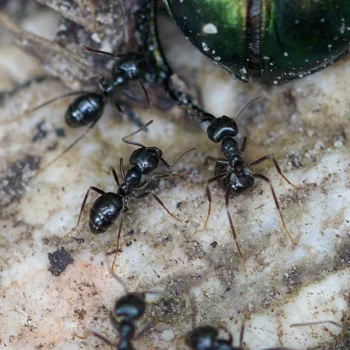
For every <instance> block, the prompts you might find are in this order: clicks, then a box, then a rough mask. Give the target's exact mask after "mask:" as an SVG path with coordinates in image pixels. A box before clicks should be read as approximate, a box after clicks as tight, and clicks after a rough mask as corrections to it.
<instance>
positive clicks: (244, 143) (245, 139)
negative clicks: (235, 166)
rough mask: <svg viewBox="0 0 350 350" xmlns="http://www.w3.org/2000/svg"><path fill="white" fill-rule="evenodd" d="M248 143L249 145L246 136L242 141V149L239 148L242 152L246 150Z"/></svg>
mask: <svg viewBox="0 0 350 350" xmlns="http://www.w3.org/2000/svg"><path fill="white" fill-rule="evenodd" d="M246 145H247V138H246V137H244V138H243V142H242V146H241V149H240V150H239V151H240V152H241V153H243V152H244V150H245V147H246ZM250 165H251V164H250Z"/></svg>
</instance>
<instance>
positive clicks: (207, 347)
mask: <svg viewBox="0 0 350 350" xmlns="http://www.w3.org/2000/svg"><path fill="white" fill-rule="evenodd" d="M217 336H218V331H217V329H215V328H214V327H212V326H201V327H197V328H195V329H194V330H192V331H191V332H190V333H189V334H188V335H187V337H186V339H185V343H186V345H187V346H189V347H190V348H192V349H194V350H211V349H213V345H214V341H215V340H216V338H217Z"/></svg>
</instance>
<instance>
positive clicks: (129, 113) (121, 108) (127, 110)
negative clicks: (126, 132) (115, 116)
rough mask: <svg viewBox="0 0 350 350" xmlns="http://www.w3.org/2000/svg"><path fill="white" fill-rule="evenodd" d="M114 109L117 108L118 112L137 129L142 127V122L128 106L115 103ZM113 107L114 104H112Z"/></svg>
mask: <svg viewBox="0 0 350 350" xmlns="http://www.w3.org/2000/svg"><path fill="white" fill-rule="evenodd" d="M115 105H116V107H117V108H118V111H119V112H120V113H122V114H124V115H125V116H126V117H127V118H128V119H129V120H130V121H131V122H132V123H133V124H135V125H136V126H137V127H138V128H141V127H142V126H143V122H142V120H141V119H140V116H139V115H138V114H137V113H135V112H134V111H133V110H132V108H131V107H130V106H128V105H127V104H126V103H120V102H118V103H117V102H115ZM113 106H114V103H113Z"/></svg>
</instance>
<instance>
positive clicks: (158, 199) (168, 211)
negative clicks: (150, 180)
mask: <svg viewBox="0 0 350 350" xmlns="http://www.w3.org/2000/svg"><path fill="white" fill-rule="evenodd" d="M146 193H147V192H146ZM152 196H153V198H154V199H155V200H156V201H157V202H158V203H159V204H160V205H161V206H162V207H163V209H164V210H165V211H166V212H167V213H168V214H169V215H170V216H171V217H172V218H173V219H175V220H177V221H180V222H182V220H181V219H179V218H178V217H177V216H175V215H174V214H172V213H171V212H170V210H169V209H168V208H167V207H166V206H165V204H164V203H163V202H162V201H161V199H160V198H159V197H158V196H156V195H155V194H154V193H152Z"/></svg>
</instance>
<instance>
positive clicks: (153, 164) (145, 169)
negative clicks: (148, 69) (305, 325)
mask: <svg viewBox="0 0 350 350" xmlns="http://www.w3.org/2000/svg"><path fill="white" fill-rule="evenodd" d="M152 123H153V120H151V121H149V122H148V123H146V124H145V125H144V126H143V127H141V128H140V129H138V130H136V131H134V132H133V133H131V134H130V135H127V136H125V137H123V139H122V140H123V142H125V143H127V144H130V145H134V146H137V147H139V148H138V149H137V150H135V151H134V152H133V153H132V154H131V156H130V158H129V163H130V164H131V165H132V167H131V168H130V169H129V170H128V171H126V172H125V169H124V163H123V158H121V159H120V174H121V176H122V178H123V180H124V182H123V183H120V182H119V178H118V175H117V172H116V171H115V169H114V168H112V169H111V171H112V174H113V177H114V180H115V182H116V183H117V185H118V191H117V192H116V193H114V192H105V191H103V190H101V189H100V188H98V187H95V186H90V188H89V189H88V191H87V192H86V194H85V197H84V200H83V203H82V205H81V209H80V214H79V219H78V223H77V226H78V225H79V222H80V218H81V215H82V212H83V210H84V208H85V204H86V201H87V199H88V196H89V193H90V191H95V192H97V193H98V194H100V197H98V198H97V199H96V201H95V202H94V204H93V205H92V208H91V209H90V220H89V227H90V231H91V232H92V233H93V234H100V233H103V232H105V231H107V230H108V228H109V227H110V226H111V225H112V224H113V222H114V221H116V220H117V219H118V218H119V216H120V214H122V213H123V212H125V211H127V210H128V203H129V200H130V198H135V199H140V198H144V197H146V196H148V195H149V194H150V192H149V191H144V192H143V193H141V194H138V193H137V192H138V191H140V190H143V189H145V188H146V187H147V185H148V184H149V183H150V182H151V181H153V180H159V179H164V178H169V177H172V176H179V175H184V174H186V173H187V172H183V173H179V174H171V173H167V174H162V175H154V176H151V177H148V178H145V179H143V178H142V177H143V176H145V175H149V174H150V173H152V172H153V171H155V170H156V169H157V167H158V166H159V162H162V163H163V164H164V165H165V166H166V167H167V168H168V169H172V168H173V167H174V166H175V164H176V163H177V162H178V161H179V160H180V159H181V158H182V157H183V156H184V155H185V154H187V153H188V152H191V151H193V150H194V148H192V149H190V150H188V151H186V152H184V153H183V154H182V155H181V156H180V157H179V158H178V159H177V160H176V162H175V163H174V165H172V166H170V165H169V164H168V163H167V162H166V161H165V159H164V158H163V152H162V151H161V150H160V149H159V148H158V147H146V146H144V145H142V144H141V143H138V142H134V141H130V140H128V138H129V137H131V136H134V135H136V134H137V133H139V132H140V131H142V130H144V129H145V128H147V127H148V126H149V125H150V124H152ZM152 196H153V198H154V199H155V200H156V201H157V202H158V203H159V204H160V205H161V206H162V207H163V208H164V209H165V210H166V212H167V213H168V214H169V215H171V216H172V217H173V218H174V219H175V220H178V221H181V220H180V219H179V218H178V217H176V216H175V215H173V214H172V213H171V212H170V211H169V210H168V209H167V208H166V206H165V205H164V203H163V202H162V201H161V200H160V198H158V196H156V195H155V194H154V193H152ZM122 224H123V219H122V218H121V220H120V225H119V231H118V238H117V248H116V254H117V253H118V250H119V239H120V234H121V229H122ZM113 266H114V263H113Z"/></svg>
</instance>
